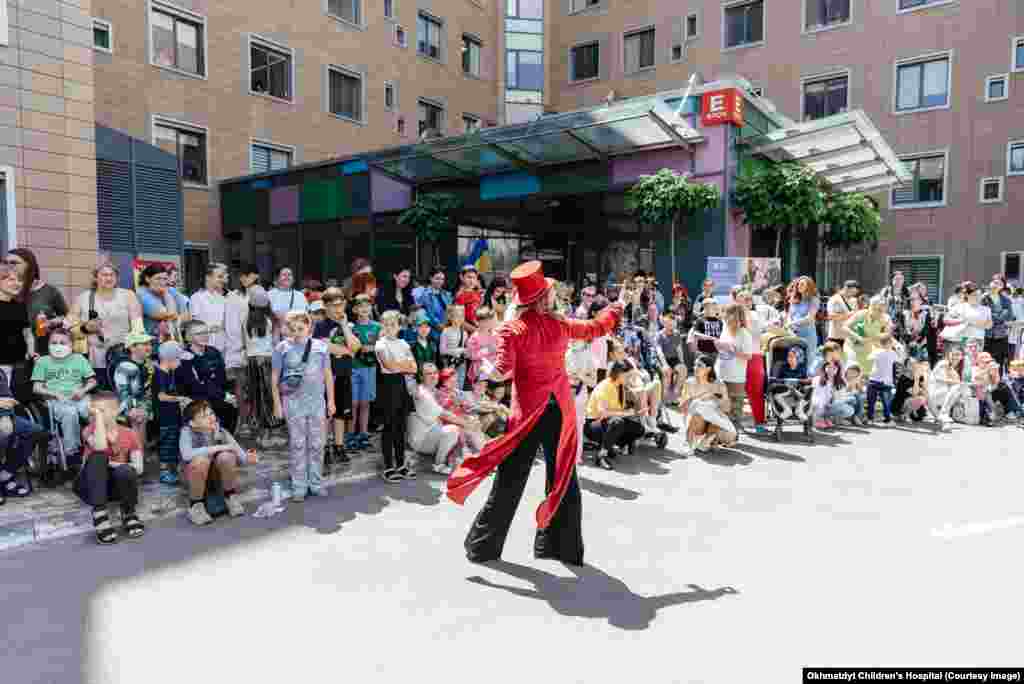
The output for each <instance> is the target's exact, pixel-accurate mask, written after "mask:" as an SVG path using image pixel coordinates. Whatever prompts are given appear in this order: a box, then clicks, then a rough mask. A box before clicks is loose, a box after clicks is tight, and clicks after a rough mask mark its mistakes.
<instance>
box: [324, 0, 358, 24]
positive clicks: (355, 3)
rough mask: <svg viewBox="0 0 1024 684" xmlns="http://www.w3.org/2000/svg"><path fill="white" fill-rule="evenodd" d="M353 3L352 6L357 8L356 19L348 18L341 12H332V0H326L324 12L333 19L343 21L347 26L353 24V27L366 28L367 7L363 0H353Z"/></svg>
mask: <svg viewBox="0 0 1024 684" xmlns="http://www.w3.org/2000/svg"><path fill="white" fill-rule="evenodd" d="M352 3H353V4H352V6H353V7H354V8H355V10H356V21H352V20H351V19H346V18H345V17H343V16H341V15H340V14H336V13H334V12H332V11H331V0H324V13H325V14H326V15H327V16H329V17H330V18H331V19H334V20H335V21H338V22H341V23H342V24H344V25H345V26H351V27H353V28H357V29H360V30H362V29H365V28H366V11H365V8H364V7H363V0H352Z"/></svg>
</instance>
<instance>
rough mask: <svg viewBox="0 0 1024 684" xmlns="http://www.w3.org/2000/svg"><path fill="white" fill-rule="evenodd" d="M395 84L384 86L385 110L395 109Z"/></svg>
mask: <svg viewBox="0 0 1024 684" xmlns="http://www.w3.org/2000/svg"><path fill="white" fill-rule="evenodd" d="M396 99H397V98H396V97H395V84H394V83H385V84H384V109H394V108H395V100H396Z"/></svg>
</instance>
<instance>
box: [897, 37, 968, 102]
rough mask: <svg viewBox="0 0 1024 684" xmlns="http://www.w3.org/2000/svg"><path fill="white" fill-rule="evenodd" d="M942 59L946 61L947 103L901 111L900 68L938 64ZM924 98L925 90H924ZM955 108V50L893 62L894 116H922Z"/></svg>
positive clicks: (922, 72) (922, 77)
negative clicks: (925, 113)
mask: <svg viewBox="0 0 1024 684" xmlns="http://www.w3.org/2000/svg"><path fill="white" fill-rule="evenodd" d="M942 59H945V60H946V103H945V104H941V105H931V106H928V107H915V108H913V109H899V98H900V68H901V67H909V66H913V65H915V64H921V65H924V64H927V63H928V62H938V61H941V60H942ZM921 79H922V86H923V80H924V68H923V67H922V69H921ZM922 97H923V90H922ZM952 106H953V50H952V49H950V50H940V51H938V52H931V53H927V54H924V55H918V56H916V57H905V58H903V59H897V60H896V61H895V62H893V67H892V114H893V115H894V116H904V115H906V114H921V113H924V112H934V111H938V110H942V109H950V108H951V107H952Z"/></svg>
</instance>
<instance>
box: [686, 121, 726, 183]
mask: <svg viewBox="0 0 1024 684" xmlns="http://www.w3.org/2000/svg"><path fill="white" fill-rule="evenodd" d="M699 130H700V134H701V135H703V136H704V142H702V143H697V145H696V146H695V148H694V149H695V152H694V155H695V156H696V157H697V173H720V172H721V171H722V170H724V169H725V159H726V157H725V152H726V150H725V145H726V141H727V140H728V137H727V136H726V132H727V130H728V125H724V126H705V127H703V128H700V129H699Z"/></svg>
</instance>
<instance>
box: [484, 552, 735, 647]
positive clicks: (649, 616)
mask: <svg viewBox="0 0 1024 684" xmlns="http://www.w3.org/2000/svg"><path fill="white" fill-rule="evenodd" d="M486 567H487V568H490V569H492V570H496V571H498V572H503V573H505V574H507V575H511V576H512V577H515V578H516V579H519V580H522V581H524V582H529V583H530V584H532V585H533V589H525V588H522V587H513V586H509V585H505V584H499V583H497V582H492V581H490V580H487V579H484V578H483V577H480V576H479V575H476V576H473V577H468V578H467V580H468V581H470V582H472V583H473V584H478V585H480V586H483V587H489V588H491V589H501V590H503V591H507V592H509V593H511V594H514V595H516V596H520V597H522V598H531V599H538V600H541V601H546V602H547V603H548V605H550V606H551V608H552V609H553V610H554V611H555V612H557V613H559V614H560V615H565V616H568V617H584V618H596V619H604V620H607V621H608V624H610V625H612V626H613V627H618V628H619V629H628V630H640V629H647V628H648V627H650V626H651V622H653V621H654V618H655V617H656V616H657V614H658V611H659V610H661V609H662V608H669V607H671V606H678V605H681V604H684V603H694V602H696V601H710V600H714V599H718V598H721V597H722V596H726V595H729V594H738V593H739V592H738V591H737V590H736V589H733V588H732V587H720V588H718V589H711V590H708V589H704V588H702V587H700V586H698V585H696V584H687V585H686V586H687V587H688V588H689V589H690V591H678V592H673V593H671V594H662V595H661V596H641V595H639V594H636V593H634V592H633V591H632V590H631V589H630V588H629V587H628V586H626V583H625V582H623V581H622V580H620V579H618V578H616V577H612V576H611V575H609V574H608V573H606V572H604V571H603V570H600V569H598V568H596V567H594V566H593V565H584V566H582V567H577V566H574V565H566V566H565V567H566V568H568V569H569V570H571V571H572V572H573V574H574V575H576V576H575V577H559V576H558V575H554V574H552V573H550V572H546V571H544V570H539V569H537V568H532V567H528V566H525V565H519V564H517V563H509V562H507V561H494V562H491V563H488V564H486Z"/></svg>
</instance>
